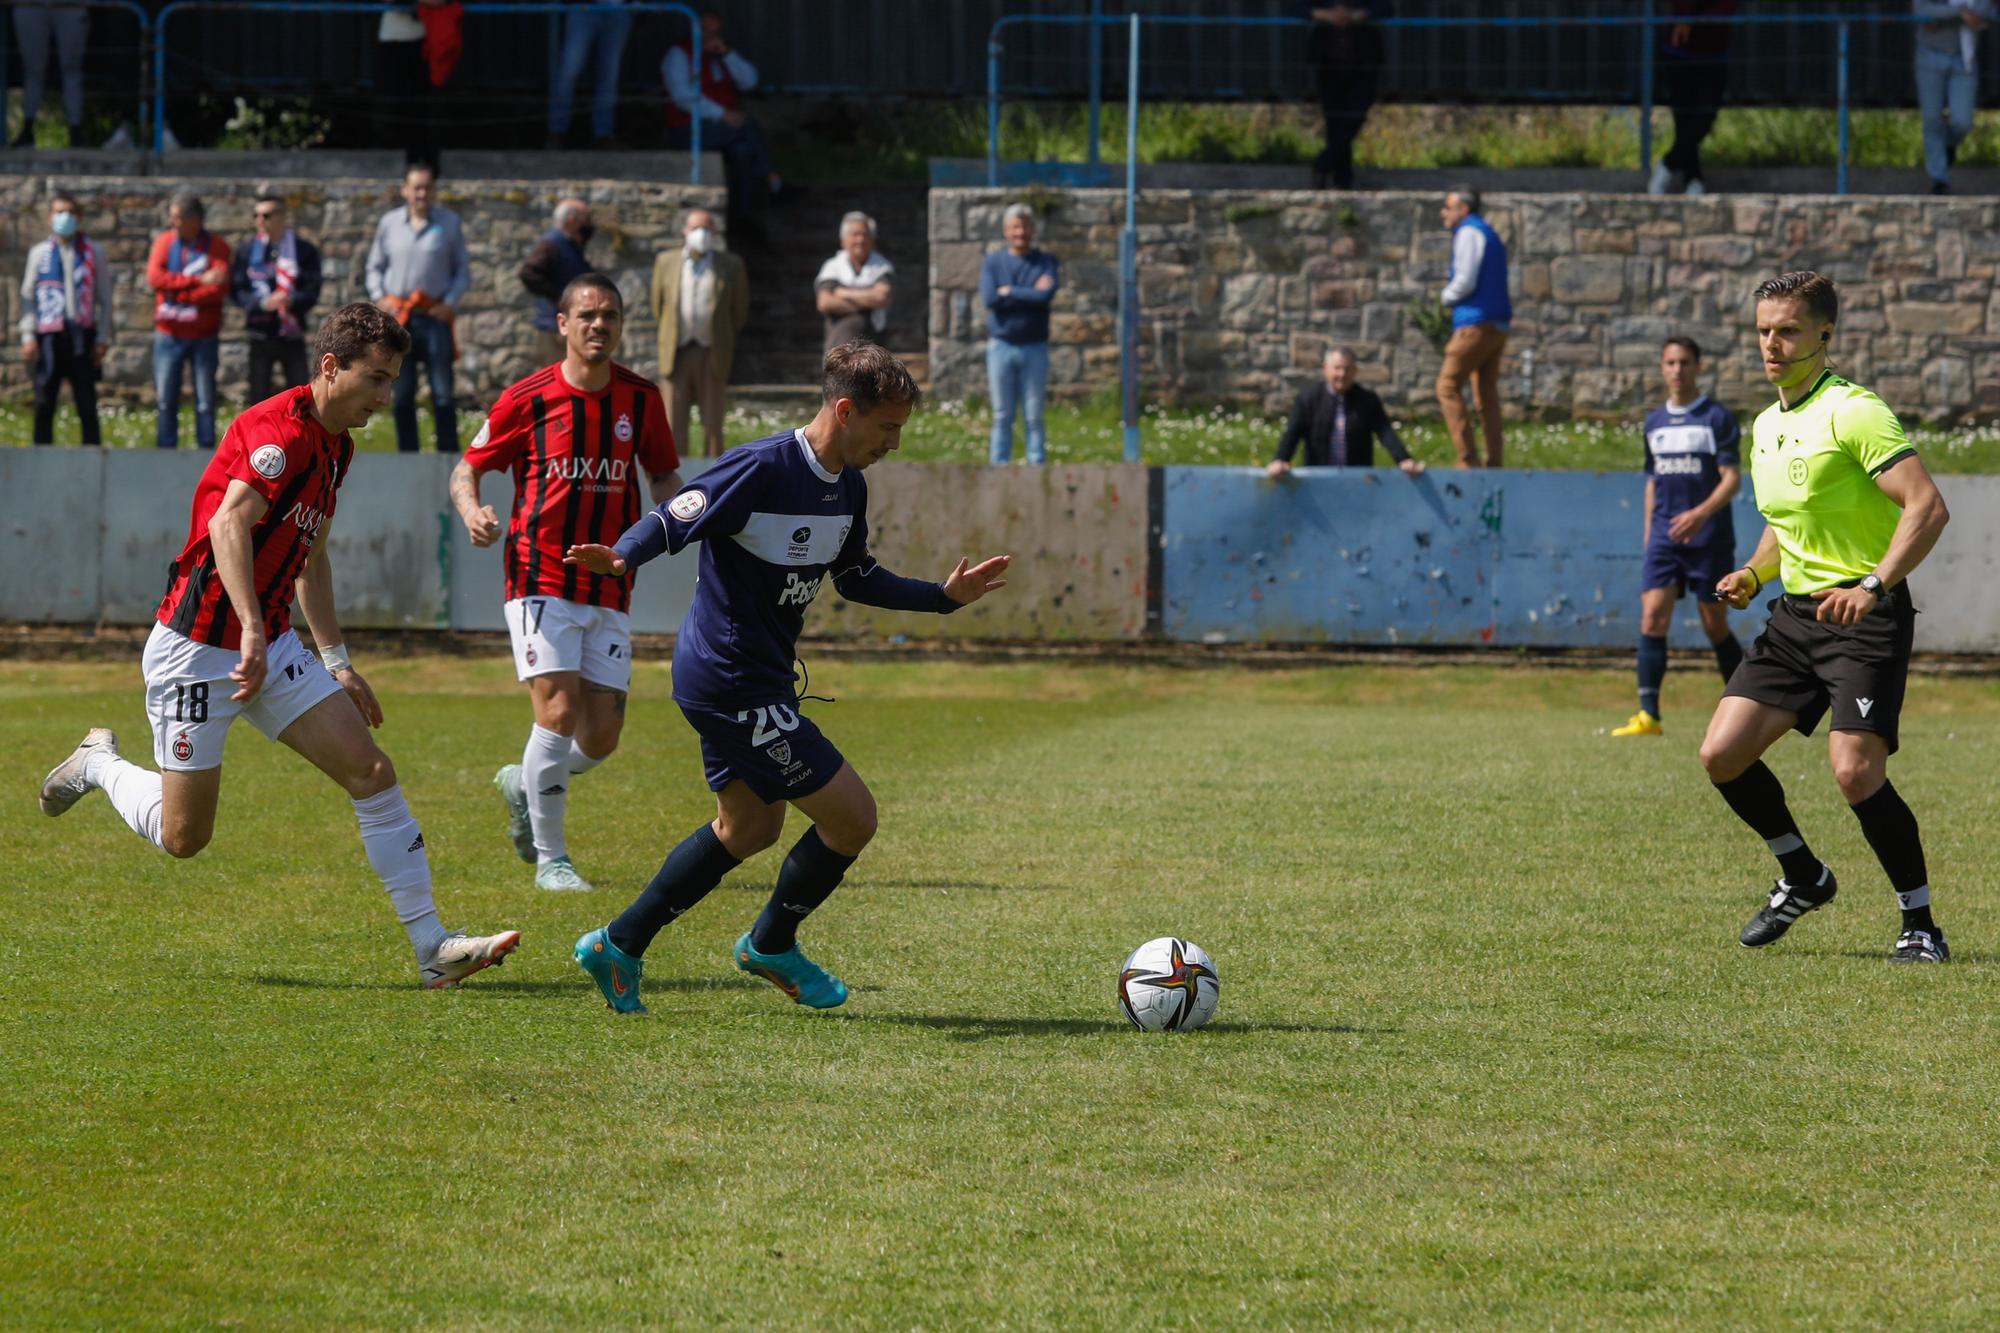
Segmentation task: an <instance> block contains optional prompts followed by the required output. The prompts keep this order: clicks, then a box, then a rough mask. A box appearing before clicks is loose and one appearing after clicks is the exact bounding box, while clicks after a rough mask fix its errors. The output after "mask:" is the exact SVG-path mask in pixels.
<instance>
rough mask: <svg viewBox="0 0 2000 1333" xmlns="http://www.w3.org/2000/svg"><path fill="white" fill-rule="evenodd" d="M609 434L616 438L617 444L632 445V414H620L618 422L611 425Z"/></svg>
mask: <svg viewBox="0 0 2000 1333" xmlns="http://www.w3.org/2000/svg"><path fill="white" fill-rule="evenodd" d="M611 433H612V434H613V435H616V436H617V437H618V443H620V444H630V443H632V414H631V413H629V412H620V413H619V414H618V420H616V421H614V422H612V423H611Z"/></svg>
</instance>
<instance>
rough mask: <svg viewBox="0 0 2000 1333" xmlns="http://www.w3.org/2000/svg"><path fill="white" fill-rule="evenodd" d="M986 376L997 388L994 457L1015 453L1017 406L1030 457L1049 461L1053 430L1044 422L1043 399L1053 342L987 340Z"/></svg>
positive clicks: (1005, 458) (1006, 458) (1001, 458)
mask: <svg viewBox="0 0 2000 1333" xmlns="http://www.w3.org/2000/svg"><path fill="white" fill-rule="evenodd" d="M986 380H987V383H988V384H990V385H991V386H992V388H993V455H992V457H993V461H994V462H996V463H1005V462H1007V461H1009V460H1010V459H1011V458H1012V457H1013V456H1014V410H1015V409H1016V408H1017V407H1018V408H1019V409H1020V412H1021V433H1022V434H1023V435H1024V436H1026V437H1027V443H1028V461H1029V462H1030V463H1046V462H1048V461H1049V433H1048V430H1047V428H1046V427H1044V426H1043V425H1042V401H1043V400H1044V399H1045V398H1047V397H1048V393H1049V345H1048V344H1047V343H1010V342H1008V341H1006V340H1005V339H1003V338H988V339H987V340H986Z"/></svg>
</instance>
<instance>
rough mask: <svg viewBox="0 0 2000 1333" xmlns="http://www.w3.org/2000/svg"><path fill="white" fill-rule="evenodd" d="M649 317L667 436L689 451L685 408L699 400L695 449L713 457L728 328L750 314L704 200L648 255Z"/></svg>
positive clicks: (731, 353)
mask: <svg viewBox="0 0 2000 1333" xmlns="http://www.w3.org/2000/svg"><path fill="white" fill-rule="evenodd" d="M653 318H654V319H655V320H656V321H658V323H659V329H660V390H661V392H662V393H663V394H664V395H665V396H666V400H667V420H668V422H669V423H670V424H671V425H672V426H673V430H674V440H675V442H676V443H677V444H679V445H680V446H681V448H682V451H683V452H685V453H693V452H695V451H694V449H693V448H692V447H691V445H692V443H693V441H692V440H691V439H690V438H689V436H688V409H689V407H691V406H694V405H696V404H699V405H700V407H701V434H702V445H703V447H702V449H701V452H702V453H705V454H707V455H709V456H710V457H711V458H713V457H715V456H716V455H718V454H720V453H721V452H722V451H723V450H724V449H726V448H728V447H729V446H728V444H727V443H726V442H725V441H724V440H723V437H722V418H723V414H724V413H725V412H727V411H728V398H729V368H730V366H731V365H732V364H733V363H734V361H735V359H736V335H737V334H738V333H741V332H742V331H743V325H744V324H745V322H747V321H748V320H749V318H750V282H749V278H748V277H747V275H746V274H745V273H744V269H743V261H742V260H741V259H739V258H737V257H736V256H735V255H732V254H730V253H729V252H728V251H726V250H724V249H723V248H722V237H721V235H720V234H719V233H718V232H717V231H716V229H715V218H714V216H713V215H712V214H710V213H709V211H708V210H707V209H705V208H694V209H689V210H688V215H687V220H686V221H685V222H683V223H682V224H681V245H680V246H679V247H678V248H676V249H673V250H667V251H664V252H663V253H662V254H661V255H660V257H659V258H658V259H657V260H655V261H654V263H653Z"/></svg>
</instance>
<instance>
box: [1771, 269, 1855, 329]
mask: <svg viewBox="0 0 2000 1333" xmlns="http://www.w3.org/2000/svg"><path fill="white" fill-rule="evenodd" d="M1757 299H1758V300H1759V301H1773V300H1777V301H1783V300H1799V301H1803V302H1805V307H1806V313H1807V314H1809V315H1811V316H1813V317H1814V318H1816V319H1823V320H1825V321H1826V322H1827V323H1829V324H1837V323H1839V322H1840V293H1839V292H1838V291H1836V290H1834V286H1833V279H1832V278H1829V277H1827V276H1826V275H1825V274H1824V273H1814V272H1813V271H1812V270H1811V269H1800V270H1799V271H1798V272H1796V273H1780V274H1779V275H1778V276H1777V277H1775V278H1766V279H1765V280H1764V281H1762V282H1760V283H1758V284H1757Z"/></svg>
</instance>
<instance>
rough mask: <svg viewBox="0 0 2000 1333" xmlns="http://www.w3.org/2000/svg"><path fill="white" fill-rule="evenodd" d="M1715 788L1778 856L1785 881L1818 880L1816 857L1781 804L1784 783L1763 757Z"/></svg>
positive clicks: (1798, 885) (1807, 884)
mask: <svg viewBox="0 0 2000 1333" xmlns="http://www.w3.org/2000/svg"><path fill="white" fill-rule="evenodd" d="M1715 789H1716V790H1717V791H1719V792H1721V793H1722V799H1723V800H1725V801H1727V802H1729V808H1730V809H1731V810H1734V811H1735V812H1736V817H1737V818H1738V819H1740V820H1742V821H1743V822H1744V823H1746V824H1748V825H1749V826H1750V828H1751V831H1752V832H1754V833H1755V834H1756V835H1757V836H1758V837H1760V838H1762V839H1763V840H1764V844H1765V846H1767V847H1769V848H1770V849H1771V854H1772V855H1773V856H1775V857H1777V858H1778V865H1779V866H1780V867H1782V869H1783V872H1784V876H1785V883H1786V884H1787V885H1789V886H1791V887H1792V888H1795V889H1808V888H1811V887H1812V886H1813V885H1814V884H1815V883H1817V882H1818V880H1819V870H1820V861H1819V858H1818V857H1817V856H1814V855H1813V854H1812V849H1811V848H1810V847H1808V846H1806V840H1805V839H1804V838H1802V837H1800V836H1799V826H1798V822H1797V821H1796V820H1794V819H1793V818H1792V811H1791V807H1790V806H1788V805H1786V804H1785V787H1784V784H1783V783H1781V782H1779V781H1778V775H1777V774H1776V773H1773V772H1772V771H1771V770H1770V769H1769V768H1768V767H1766V766H1765V764H1764V761H1763V760H1761V759H1759V760H1758V761H1757V762H1756V763H1754V764H1752V765H1750V767H1748V768H1746V769H1744V770H1743V772H1742V774H1741V775H1740V776H1738V777H1734V778H1731V779H1730V780H1729V781H1728V782H1718V783H1716V784H1715ZM1855 808H1856V810H1857V811H1858V810H1859V809H1860V807H1859V806H1857V807H1855Z"/></svg>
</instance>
